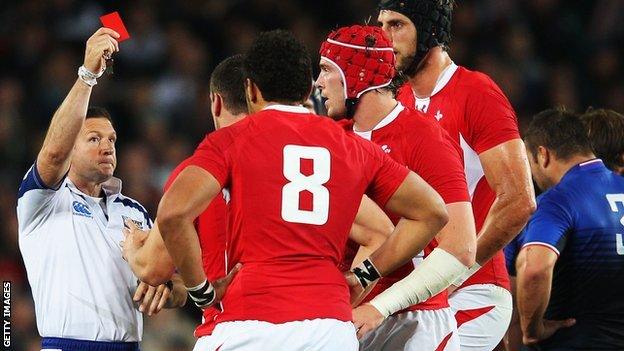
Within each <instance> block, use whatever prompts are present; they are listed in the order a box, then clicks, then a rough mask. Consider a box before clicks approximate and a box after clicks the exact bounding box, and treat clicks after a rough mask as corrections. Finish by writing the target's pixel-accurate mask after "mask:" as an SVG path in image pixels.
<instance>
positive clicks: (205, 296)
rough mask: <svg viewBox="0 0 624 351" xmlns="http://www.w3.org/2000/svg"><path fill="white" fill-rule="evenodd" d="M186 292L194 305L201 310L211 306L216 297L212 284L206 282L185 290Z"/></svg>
mask: <svg viewBox="0 0 624 351" xmlns="http://www.w3.org/2000/svg"><path fill="white" fill-rule="evenodd" d="M186 291H187V292H188V294H189V297H190V298H191V300H193V302H194V303H195V305H196V306H197V307H199V308H202V309H203V308H206V307H208V306H210V305H212V303H213V302H214V301H215V298H216V297H217V294H216V293H215V290H214V288H213V287H212V284H210V282H209V281H208V280H204V281H203V282H202V283H201V284H199V285H197V286H194V287H192V288H186Z"/></svg>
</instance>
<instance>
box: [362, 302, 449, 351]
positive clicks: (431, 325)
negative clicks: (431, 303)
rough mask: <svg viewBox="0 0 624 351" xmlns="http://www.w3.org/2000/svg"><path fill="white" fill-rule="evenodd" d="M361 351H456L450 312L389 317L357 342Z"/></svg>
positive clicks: (442, 311) (400, 314)
mask: <svg viewBox="0 0 624 351" xmlns="http://www.w3.org/2000/svg"><path fill="white" fill-rule="evenodd" d="M360 350H364V351H380V350H388V351H397V350H405V351H442V350H444V351H459V338H458V337H457V325H456V323H455V318H454V316H453V312H452V310H451V309H450V308H448V307H447V308H442V309H439V310H422V311H409V312H403V313H399V314H396V315H392V316H389V317H388V318H386V319H385V320H384V321H383V322H382V323H381V325H380V326H379V327H378V328H377V329H375V330H373V331H372V332H370V333H368V334H366V335H365V336H364V338H362V340H360Z"/></svg>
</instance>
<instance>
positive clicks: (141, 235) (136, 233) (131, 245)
mask: <svg viewBox="0 0 624 351" xmlns="http://www.w3.org/2000/svg"><path fill="white" fill-rule="evenodd" d="M124 224H125V228H124V229H123V234H124V240H123V241H122V242H120V243H119V245H120V246H121V250H122V251H121V255H122V257H123V258H124V259H125V260H126V261H128V260H129V259H131V258H132V257H134V254H135V252H136V251H137V250H138V249H140V248H141V247H142V246H143V244H145V240H147V236H148V235H149V232H148V231H145V230H141V229H139V227H137V226H136V224H134V222H133V221H132V220H130V219H126V221H125V222H124Z"/></svg>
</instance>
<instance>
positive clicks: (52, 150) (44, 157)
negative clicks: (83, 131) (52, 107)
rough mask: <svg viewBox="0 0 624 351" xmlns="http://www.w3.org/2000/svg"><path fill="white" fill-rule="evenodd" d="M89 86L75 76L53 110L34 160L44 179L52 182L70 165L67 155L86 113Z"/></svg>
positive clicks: (68, 155)
mask: <svg viewBox="0 0 624 351" xmlns="http://www.w3.org/2000/svg"><path fill="white" fill-rule="evenodd" d="M91 89H92V88H91V87H90V86H88V85H87V84H86V83H84V82H83V81H82V80H80V79H77V80H76V82H75V83H74V85H73V87H72V88H71V90H70V91H69V93H68V94H67V96H66V97H65V100H63V103H61V105H60V106H59V108H58V109H57V110H56V112H55V113H54V116H53V117H52V121H51V122H50V127H49V128H48V132H47V134H46V137H45V140H44V142H43V147H42V148H41V152H40V153H39V157H38V160H37V165H38V169H39V171H40V174H41V176H42V178H43V180H44V181H47V182H50V183H55V182H56V181H58V180H60V178H61V177H62V176H63V175H64V174H65V172H66V171H67V169H68V168H69V161H70V155H71V152H72V149H73V147H74V144H75V143H76V138H77V137H78V133H79V132H80V128H81V127H82V124H83V122H84V119H85V116H86V114H87V108H88V106H89V98H90V97H91ZM48 185H53V184H48Z"/></svg>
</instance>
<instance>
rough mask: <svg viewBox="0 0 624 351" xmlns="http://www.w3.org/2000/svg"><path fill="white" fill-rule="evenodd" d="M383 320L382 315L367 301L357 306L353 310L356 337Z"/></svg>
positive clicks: (361, 335) (359, 336)
mask: <svg viewBox="0 0 624 351" xmlns="http://www.w3.org/2000/svg"><path fill="white" fill-rule="evenodd" d="M383 320H384V316H383V315H382V314H381V313H380V312H379V311H378V310H377V309H376V308H375V307H373V305H371V304H369V303H365V304H363V305H361V306H358V307H356V308H355V309H354V310H353V324H354V325H355V329H356V330H357V338H358V339H361V338H362V337H363V336H364V335H366V334H367V333H368V332H370V331H372V330H374V329H375V328H377V327H378V326H379V325H380V324H381V322H383Z"/></svg>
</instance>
